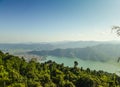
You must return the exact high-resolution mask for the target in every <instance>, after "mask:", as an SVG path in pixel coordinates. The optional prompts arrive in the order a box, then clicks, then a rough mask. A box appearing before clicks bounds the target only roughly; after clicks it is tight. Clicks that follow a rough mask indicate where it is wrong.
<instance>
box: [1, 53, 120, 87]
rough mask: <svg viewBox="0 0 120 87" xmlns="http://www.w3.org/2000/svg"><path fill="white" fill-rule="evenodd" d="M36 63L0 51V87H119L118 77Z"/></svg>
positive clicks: (51, 62) (77, 68)
mask: <svg viewBox="0 0 120 87" xmlns="http://www.w3.org/2000/svg"><path fill="white" fill-rule="evenodd" d="M73 63H74V66H73V67H68V66H64V64H57V63H55V62H54V61H51V60H49V61H47V62H45V63H39V62H37V60H36V59H31V60H30V61H29V62H26V61H25V59H24V58H23V57H22V58H19V57H17V56H13V55H10V54H9V53H3V52H1V51H0V87H120V77H119V76H117V75H116V74H111V73H107V72H104V71H96V70H93V71H92V70H90V69H89V68H87V69H86V70H84V69H83V68H82V67H81V68H80V67H77V65H78V63H77V61H73Z"/></svg>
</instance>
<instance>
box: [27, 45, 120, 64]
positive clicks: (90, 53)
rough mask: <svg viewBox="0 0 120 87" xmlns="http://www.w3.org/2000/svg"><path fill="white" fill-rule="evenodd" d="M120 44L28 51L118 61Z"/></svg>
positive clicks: (43, 54) (92, 59) (93, 59)
mask: <svg viewBox="0 0 120 87" xmlns="http://www.w3.org/2000/svg"><path fill="white" fill-rule="evenodd" d="M119 49H120V45H117V44H114V45H113V44H101V45H96V46H92V47H85V48H67V49H55V50H49V51H30V52H28V53H30V54H35V55H40V56H46V55H48V56H56V57H73V58H75V57H77V58H80V59H83V60H91V61H104V62H105V61H108V60H114V61H117V59H118V57H120V50H119Z"/></svg>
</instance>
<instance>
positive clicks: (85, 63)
mask: <svg viewBox="0 0 120 87" xmlns="http://www.w3.org/2000/svg"><path fill="white" fill-rule="evenodd" d="M48 60H52V61H55V62H56V63H59V64H61V63H64V66H69V67H73V66H74V61H77V62H78V63H79V64H78V67H83V68H84V69H86V68H90V69H91V70H97V71H98V70H103V71H107V72H110V73H116V74H118V75H120V63H117V62H116V61H109V62H100V61H90V60H81V59H80V58H65V57H61V58H60V57H53V56H47V57H46V60H45V61H48ZM45 61H43V62H45Z"/></svg>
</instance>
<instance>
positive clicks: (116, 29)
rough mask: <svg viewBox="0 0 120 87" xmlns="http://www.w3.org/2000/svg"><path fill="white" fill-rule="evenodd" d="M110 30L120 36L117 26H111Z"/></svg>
mask: <svg viewBox="0 0 120 87" xmlns="http://www.w3.org/2000/svg"><path fill="white" fill-rule="evenodd" d="M112 30H115V32H116V34H117V35H118V36H120V27H119V26H113V27H112Z"/></svg>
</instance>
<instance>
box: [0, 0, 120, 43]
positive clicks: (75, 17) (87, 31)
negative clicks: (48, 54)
mask: <svg viewBox="0 0 120 87" xmlns="http://www.w3.org/2000/svg"><path fill="white" fill-rule="evenodd" d="M113 25H120V0H0V42H46V41H47V42H48V41H71V40H74V41H76V40H97V41H98V40H104V41H105V40H120V37H117V36H116V35H115V34H114V33H111V27H112V26H113Z"/></svg>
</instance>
